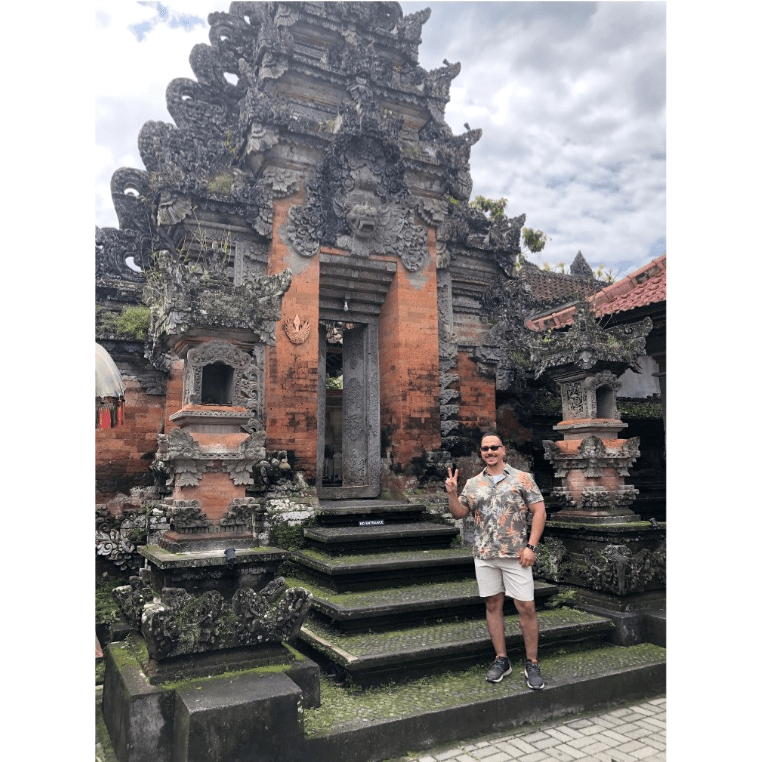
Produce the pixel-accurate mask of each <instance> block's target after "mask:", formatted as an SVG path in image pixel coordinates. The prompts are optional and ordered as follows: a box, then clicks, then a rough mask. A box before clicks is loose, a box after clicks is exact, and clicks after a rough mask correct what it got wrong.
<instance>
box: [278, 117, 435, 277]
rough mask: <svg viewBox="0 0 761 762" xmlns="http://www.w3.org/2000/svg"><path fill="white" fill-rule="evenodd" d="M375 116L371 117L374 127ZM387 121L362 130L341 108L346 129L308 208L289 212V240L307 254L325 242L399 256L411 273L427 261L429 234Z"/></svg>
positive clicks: (312, 191) (321, 169)
mask: <svg viewBox="0 0 761 762" xmlns="http://www.w3.org/2000/svg"><path fill="white" fill-rule="evenodd" d="M375 114H376V112H371V113H370V114H369V115H368V121H370V122H371V124H370V126H371V127H372V121H373V120H372V118H373V117H374V115H375ZM382 121H383V120H381V119H377V118H376V119H375V130H373V129H370V130H367V126H368V125H363V126H362V129H361V131H360V129H359V127H358V125H357V124H356V121H355V114H354V113H353V112H351V111H347V110H346V109H344V110H342V111H341V127H340V129H339V130H338V132H337V134H336V137H335V140H334V144H333V146H332V149H331V151H330V152H329V153H328V154H327V155H326V157H325V159H324V160H323V162H322V164H321V165H320V167H319V168H318V171H317V177H316V179H315V181H314V182H313V183H310V185H309V193H308V201H307V204H306V206H304V207H298V206H296V207H291V209H290V210H289V218H288V228H287V231H288V233H287V234H288V238H289V240H290V242H291V244H292V245H293V247H294V248H295V249H296V251H298V252H299V254H301V255H302V256H305V257H311V256H314V254H315V253H316V252H317V250H318V248H319V245H320V244H324V245H329V246H338V247H339V248H344V249H348V250H349V251H351V252H352V254H354V255H355V256H357V257H362V258H367V257H369V256H370V255H371V254H395V255H396V256H398V257H399V258H400V259H401V260H402V263H403V264H404V266H405V267H406V268H407V269H408V270H410V271H415V270H418V269H420V267H421V266H422V265H423V263H424V262H425V258H426V256H427V251H426V232H425V230H424V229H423V228H420V227H418V226H416V225H415V220H414V213H413V209H412V208H411V207H410V206H408V203H407V201H406V198H407V196H408V194H409V191H408V190H407V185H406V182H405V180H404V168H403V164H402V160H401V153H400V151H399V148H398V146H396V145H395V144H394V143H393V142H391V141H390V140H389V138H388V135H387V134H385V135H384V134H383V132H384V130H383V127H382V125H381V122H382ZM368 132H369V134H367V133H368ZM374 133H375V134H374Z"/></svg>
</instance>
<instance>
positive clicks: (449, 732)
mask: <svg viewBox="0 0 761 762" xmlns="http://www.w3.org/2000/svg"><path fill="white" fill-rule="evenodd" d="M540 658H541V666H542V675H543V677H544V681H545V688H544V690H541V691H531V690H529V689H528V688H527V687H526V683H525V681H524V679H523V675H522V670H521V669H520V663H518V664H515V663H514V665H513V673H512V674H511V675H509V676H508V677H506V678H504V679H503V680H502V682H500V683H498V684H492V683H487V682H486V680H485V679H484V675H485V674H486V670H487V669H488V668H489V660H484V661H483V662H481V663H478V664H471V665H469V666H467V667H463V668H460V669H456V670H449V671H446V672H442V673H440V674H438V675H424V676H422V677H420V678H418V679H413V680H406V681H403V682H400V683H391V684H387V685H383V686H381V687H378V688H374V689H373V688H371V689H367V690H364V691H346V690H345V689H342V688H339V687H337V686H336V685H335V684H333V683H332V682H331V681H329V680H327V679H326V678H325V677H322V678H321V697H322V703H321V706H319V707H317V708H314V709H306V710H305V711H304V712H303V716H304V729H305V733H306V737H305V741H304V746H303V752H302V754H301V756H300V757H299V758H301V759H308V760H310V762H335V760H341V762H378V761H379V760H387V759H391V758H406V755H407V753H408V751H409V750H410V749H417V750H423V749H430V748H433V747H437V746H441V745H445V744H454V743H457V742H458V741H462V740H464V739H468V738H474V737H477V736H482V735H484V736H485V735H489V734H491V733H496V732H504V731H509V730H511V729H513V728H518V727H520V726H523V725H528V724H529V723H541V722H543V721H546V720H550V719H555V718H559V717H563V716H571V715H574V714H577V713H578V712H580V711H581V712H587V711H593V710H596V709H602V708H604V707H612V706H615V705H617V704H621V703H626V702H631V701H637V700H640V699H646V698H650V697H653V696H658V695H662V694H663V693H665V690H666V651H665V649H663V648H660V647H658V646H655V645H653V644H651V643H642V644H640V645H636V646H629V647H626V648H625V647H621V646H603V647H600V648H596V649H594V650H590V651H585V652H583V653H579V652H576V653H567V654H557V655H542V653H541V652H540ZM294 758H296V757H294Z"/></svg>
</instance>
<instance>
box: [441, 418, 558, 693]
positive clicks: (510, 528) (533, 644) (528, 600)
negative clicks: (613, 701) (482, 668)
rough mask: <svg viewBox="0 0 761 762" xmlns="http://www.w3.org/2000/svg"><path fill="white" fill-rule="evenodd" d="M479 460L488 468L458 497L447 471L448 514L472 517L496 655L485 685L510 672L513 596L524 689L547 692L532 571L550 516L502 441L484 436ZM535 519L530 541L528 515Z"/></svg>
mask: <svg viewBox="0 0 761 762" xmlns="http://www.w3.org/2000/svg"><path fill="white" fill-rule="evenodd" d="M481 458H482V459H483V461H484V463H485V464H486V468H484V470H483V471H481V473H480V474H478V475H477V476H474V477H473V478H472V479H468V481H467V482H466V483H465V488H464V489H463V491H462V494H461V495H460V497H459V498H458V497H457V474H458V471H457V469H455V472H454V474H452V469H451V468H449V469H447V471H448V473H449V476H448V478H447V479H446V480H445V487H446V490H447V495H448V496H449V511H450V513H451V514H452V516H454V517H455V518H456V519H462V518H465V516H467V515H468V513H472V514H473V519H474V521H475V540H474V542H473V555H474V559H475V567H476V580H477V582H478V593H479V595H480V596H481V597H482V598H484V599H485V603H486V626H487V629H488V631H489V637H490V638H491V642H492V644H493V646H494V650H495V652H496V658H495V660H494V664H493V665H492V666H491V669H489V671H488V672H487V673H486V679H487V680H488V681H489V682H491V683H498V682H499V681H500V680H502V678H503V677H504V676H505V675H509V674H510V673H511V672H512V666H511V665H510V659H509V658H508V656H507V650H506V648H505V619H504V614H503V611H502V606H503V604H504V601H505V594H506V593H507V595H509V596H510V597H511V598H512V599H513V602H514V603H515V608H516V609H517V610H518V622H519V624H520V628H521V632H522V633H523V642H524V644H525V647H526V661H525V664H524V669H523V674H524V676H525V678H526V685H528V687H529V688H532V689H534V690H539V689H541V688H544V680H543V679H542V673H541V670H540V669H539V663H538V661H537V649H538V644H539V622H538V620H537V616H536V606H535V605H534V576H533V573H532V571H531V567H532V566H533V565H534V562H535V561H536V552H537V545H538V543H539V539H540V538H541V536H542V532H543V531H544V524H545V521H546V519H547V513H546V511H545V507H544V499H543V498H542V493H541V492H540V491H539V489H538V488H537V486H536V482H535V481H534V479H533V477H532V476H531V474H529V473H527V472H525V471H519V470H518V469H516V468H513V467H512V466H509V465H508V464H507V463H505V446H504V445H503V444H502V440H501V438H500V437H499V436H497V435H496V434H493V433H488V434H485V435H484V436H483V437H482V439H481ZM529 511H530V512H531V514H532V520H531V536H530V537H529V538H528V541H527V540H526V536H527V532H528V514H529Z"/></svg>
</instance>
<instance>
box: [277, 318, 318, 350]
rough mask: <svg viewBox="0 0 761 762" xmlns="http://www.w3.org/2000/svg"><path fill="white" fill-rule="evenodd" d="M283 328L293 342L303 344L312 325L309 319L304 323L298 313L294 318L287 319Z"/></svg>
mask: <svg viewBox="0 0 761 762" xmlns="http://www.w3.org/2000/svg"><path fill="white" fill-rule="evenodd" d="M283 330H284V331H285V335H286V336H287V337H288V340H289V341H290V342H291V344H303V343H304V342H305V341H306V340H307V339H308V338H309V334H310V333H311V332H312V327H311V326H310V325H309V321H308V320H307V321H305V322H303V323H302V322H301V318H299V316H298V315H296V317H295V318H293V320H288V319H286V321H285V323H283Z"/></svg>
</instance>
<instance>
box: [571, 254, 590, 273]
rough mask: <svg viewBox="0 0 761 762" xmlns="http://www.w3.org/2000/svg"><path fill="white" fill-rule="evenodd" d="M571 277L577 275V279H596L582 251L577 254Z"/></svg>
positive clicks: (572, 264)
mask: <svg viewBox="0 0 761 762" xmlns="http://www.w3.org/2000/svg"><path fill="white" fill-rule="evenodd" d="M571 275H575V276H576V277H577V278H594V273H593V272H592V268H591V267H590V266H589V263H588V262H587V260H586V259H584V256H583V255H582V253H581V251H579V252H578V254H576V257H575V259H574V260H573V262H572V263H571Z"/></svg>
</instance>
